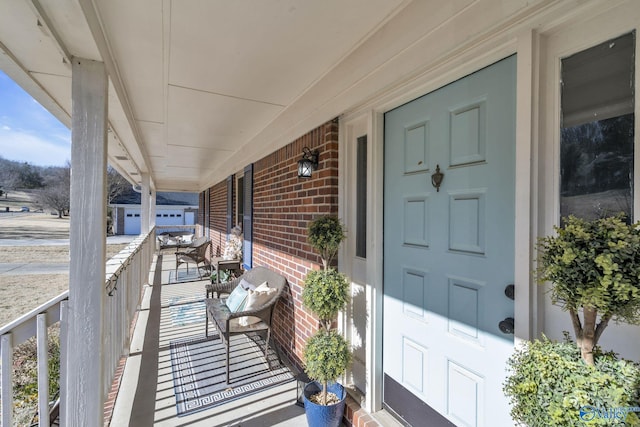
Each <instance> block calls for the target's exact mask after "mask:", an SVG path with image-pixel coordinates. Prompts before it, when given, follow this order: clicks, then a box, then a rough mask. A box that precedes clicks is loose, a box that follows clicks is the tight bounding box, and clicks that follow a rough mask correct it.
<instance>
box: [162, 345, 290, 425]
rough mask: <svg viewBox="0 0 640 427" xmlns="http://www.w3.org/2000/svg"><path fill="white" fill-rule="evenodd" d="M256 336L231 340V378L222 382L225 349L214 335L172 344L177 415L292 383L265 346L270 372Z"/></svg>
mask: <svg viewBox="0 0 640 427" xmlns="http://www.w3.org/2000/svg"><path fill="white" fill-rule="evenodd" d="M262 348H264V340H263V339H262V338H261V337H260V336H259V335H258V334H257V333H251V334H248V335H236V336H233V337H231V355H230V361H231V362H230V363H231V378H230V384H227V383H226V382H225V380H226V367H225V358H226V355H225V346H224V344H223V343H222V340H221V339H219V338H218V337H217V336H213V337H209V338H208V339H205V338H204V337H202V336H200V337H195V338H193V337H192V338H190V339H187V340H179V341H172V342H171V345H170V350H171V368H172V371H173V384H174V389H175V395H176V408H177V412H178V416H183V415H188V414H192V413H194V412H198V411H202V410H205V409H208V408H212V407H214V406H218V405H222V404H224V403H226V402H229V401H232V400H235V399H239V398H241V397H244V396H248V395H250V394H253V393H256V392H258V391H261V390H264V389H266V388H269V387H272V386H275V385H278V384H282V383H285V382H288V381H293V380H294V376H293V374H292V373H291V371H289V369H288V368H287V367H286V366H284V365H283V364H282V363H281V362H280V361H279V359H278V356H277V355H276V353H275V352H274V351H273V350H272V349H271V347H269V351H268V353H267V354H268V358H269V361H270V364H271V370H269V367H268V365H267V363H266V361H265V358H264V354H263V352H262V350H261V349H262Z"/></svg>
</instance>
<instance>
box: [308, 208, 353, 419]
mask: <svg viewBox="0 0 640 427" xmlns="http://www.w3.org/2000/svg"><path fill="white" fill-rule="evenodd" d="M344 239H345V233H344V228H343V226H342V223H341V222H340V220H338V219H337V218H334V217H330V216H323V217H319V218H317V219H316V220H314V221H312V222H311V223H310V224H309V227H308V241H309V243H310V244H311V246H312V247H313V248H314V249H315V250H317V251H318V252H319V254H320V257H321V258H322V267H323V268H322V269H321V270H313V271H311V272H309V274H308V275H307V277H306V278H305V282H304V284H305V286H304V289H303V291H302V302H303V304H304V306H305V307H306V308H307V309H309V310H310V311H311V312H313V313H314V314H315V315H316V316H317V317H318V320H319V322H320V325H319V329H318V331H317V332H316V333H315V334H314V335H313V336H312V337H311V338H309V339H308V341H307V343H306V346H305V349H304V360H305V372H306V373H307V375H308V376H309V378H310V379H312V380H314V381H315V382H312V383H309V384H308V385H307V386H306V388H305V390H304V406H305V411H306V414H307V421H308V423H309V426H310V427H329V426H336V427H337V426H338V425H340V422H341V420H342V415H343V413H344V403H345V398H346V392H345V390H344V387H343V386H342V385H340V384H338V383H337V382H336V381H337V379H338V378H339V377H340V376H341V375H342V374H343V373H344V372H345V371H346V369H347V367H348V366H349V363H350V362H351V351H350V348H349V343H348V342H347V341H346V340H345V339H344V337H343V336H342V335H340V334H339V333H338V332H337V331H336V330H335V329H334V328H333V326H334V322H335V320H336V317H337V315H338V312H339V311H340V310H343V309H344V308H345V306H346V303H347V301H348V298H349V282H348V280H347V278H346V277H345V276H344V275H343V274H341V273H339V272H338V271H336V270H335V269H334V268H333V267H331V263H332V260H333V259H334V257H335V256H336V254H337V253H338V249H339V247H340V243H341V242H342V241H343V240H344Z"/></svg>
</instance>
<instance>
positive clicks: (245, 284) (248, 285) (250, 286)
mask: <svg viewBox="0 0 640 427" xmlns="http://www.w3.org/2000/svg"><path fill="white" fill-rule="evenodd" d="M265 283H266V282H265ZM238 286H242V288H243V289H245V290H247V291H248V290H254V289H255V288H256V285H254V284H253V283H249V282H247V281H246V280H244V279H240V283H239V284H238Z"/></svg>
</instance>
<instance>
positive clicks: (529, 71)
mask: <svg viewBox="0 0 640 427" xmlns="http://www.w3.org/2000/svg"><path fill="white" fill-rule="evenodd" d="M488 44H489V45H490V46H489V47H490V48H487V47H486V46H485V48H484V49H478V50H474V51H473V52H471V53H469V52H466V53H465V54H462V55H460V56H458V57H455V58H451V59H450V60H449V61H446V62H443V63H442V64H439V66H437V67H434V68H432V69H430V70H429V71H428V72H425V73H424V74H423V75H421V76H420V77H419V78H416V79H414V80H412V81H410V82H407V83H406V84H405V85H399V87H397V88H396V89H395V90H394V91H392V92H388V93H385V94H382V95H380V96H379V97H377V98H375V99H373V100H372V101H371V102H370V103H368V104H366V105H363V106H361V108H360V109H358V110H357V111H353V112H352V113H349V114H346V115H344V116H342V117H341V119H340V139H339V150H340V152H339V159H340V160H339V215H340V217H341V218H347V217H348V215H349V214H350V213H351V211H352V210H353V206H350V204H349V201H348V200H347V198H346V197H345V194H348V193H347V188H346V186H347V185H348V183H349V182H350V181H349V178H348V173H349V171H350V170H352V169H353V168H351V165H352V162H355V159H354V158H353V155H350V150H349V149H348V146H349V144H352V143H354V141H353V140H354V139H355V138H354V137H353V136H354V135H355V134H356V133H357V132H356V130H357V129H361V128H363V127H364V128H366V129H367V137H368V141H370V143H369V151H370V152H369V158H368V165H369V170H368V180H369V184H370V195H369V196H370V197H369V199H370V200H368V201H367V204H368V207H367V208H368V213H367V236H371V237H370V238H369V237H368V240H369V242H368V246H367V255H368V254H371V256H369V255H368V256H367V288H366V289H367V292H366V297H367V299H366V301H367V309H368V310H369V313H368V314H369V319H368V324H367V335H366V339H367V367H368V368H369V367H374V368H373V369H370V368H369V369H367V389H366V396H365V397H364V399H363V401H362V406H363V408H364V409H366V410H367V411H369V412H376V411H378V410H381V409H382V384H383V374H382V348H383V340H384V337H383V336H382V320H383V316H384V313H383V312H382V298H383V294H382V289H383V270H382V264H383V262H382V261H383V253H382V249H383V234H384V230H383V207H384V205H383V203H384V201H383V194H384V180H383V177H384V113H385V112H387V111H390V110H392V109H394V108H396V107H398V106H400V105H402V104H405V103H407V102H410V101H412V100H414V99H416V98H418V97H420V96H422V95H425V94H427V93H430V92H433V91H434V90H436V89H439V88H441V87H443V86H445V85H447V84H449V83H451V82H453V81H456V80H458V79H460V78H463V77H465V76H467V75H470V74H472V73H473V72H475V71H477V70H480V69H482V68H484V67H486V66H489V65H491V64H493V63H495V62H498V61H500V60H502V59H504V58H506V57H508V56H510V55H513V54H516V55H517V66H516V76H517V77H516V78H517V83H516V105H517V112H516V141H515V144H516V157H515V162H516V182H515V188H516V195H515V216H516V218H515V227H516V229H515V242H514V245H515V246H514V247H515V261H514V262H515V265H514V273H515V274H514V278H515V293H516V298H515V301H514V319H515V343H516V345H518V343H519V342H521V341H522V340H528V339H531V338H533V337H536V336H538V335H539V333H540V331H541V330H542V329H541V327H542V324H543V319H542V318H541V316H538V315H537V314H536V313H538V307H539V305H540V304H541V303H542V302H543V300H542V298H543V293H542V292H540V291H539V290H538V289H537V287H536V286H535V283H534V282H533V280H532V277H531V274H530V272H531V270H532V266H533V250H534V242H535V237H534V236H536V235H537V214H536V212H535V210H534V209H533V206H535V203H534V201H535V200H536V198H537V187H538V186H537V176H535V174H534V173H535V169H534V159H535V152H536V151H537V149H538V148H537V129H538V127H537V120H538V119H537V115H534V111H535V108H534V107H535V105H537V102H538V93H537V91H538V86H537V81H538V79H539V76H538V71H537V70H538V69H539V59H538V57H539V55H538V49H539V35H538V34H537V33H536V32H535V31H534V30H531V29H529V30H526V31H522V32H521V33H519V35H518V37H516V38H512V39H509V40H508V41H507V42H502V43H498V45H497V46H496V45H491V44H490V43H488ZM351 151H352V150H351ZM347 258H348V257H346V256H345V254H344V251H341V253H340V254H339V264H340V268H341V270H342V271H343V272H345V273H346V274H348V273H349V271H351V265H350V261H349V260H348V259H347ZM341 322H342V327H343V328H344V325H345V323H344V322H345V318H344V316H342V317H341Z"/></svg>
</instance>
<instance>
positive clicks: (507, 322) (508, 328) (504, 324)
mask: <svg viewBox="0 0 640 427" xmlns="http://www.w3.org/2000/svg"><path fill="white" fill-rule="evenodd" d="M498 328H500V332H502V333H503V334H513V332H514V330H515V324H514V321H513V317H507V318H506V319H504V320H502V321H500V323H498Z"/></svg>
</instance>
